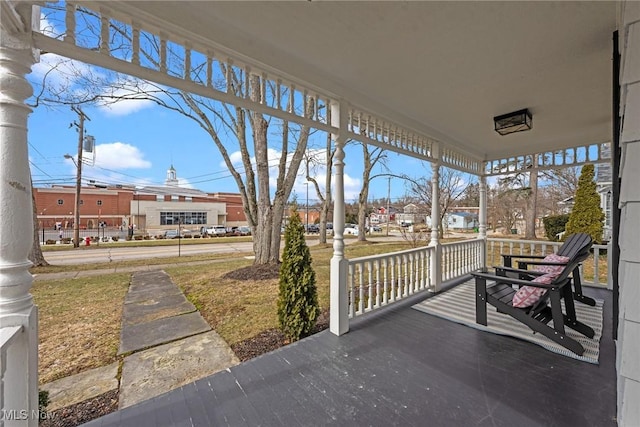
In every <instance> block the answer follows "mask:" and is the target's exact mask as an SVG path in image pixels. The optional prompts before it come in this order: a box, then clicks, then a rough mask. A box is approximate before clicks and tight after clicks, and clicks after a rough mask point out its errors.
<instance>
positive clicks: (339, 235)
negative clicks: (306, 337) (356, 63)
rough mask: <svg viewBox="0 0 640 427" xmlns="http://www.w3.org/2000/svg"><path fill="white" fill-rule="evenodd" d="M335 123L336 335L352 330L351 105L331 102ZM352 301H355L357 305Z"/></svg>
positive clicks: (333, 307)
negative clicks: (347, 244) (348, 237)
mask: <svg viewBox="0 0 640 427" xmlns="http://www.w3.org/2000/svg"><path fill="white" fill-rule="evenodd" d="M331 120H332V124H333V125H335V126H337V127H339V129H340V132H339V133H338V134H337V135H332V138H333V139H334V140H335V141H336V151H335V155H334V157H333V174H334V175H333V182H334V187H333V189H334V190H333V191H334V194H333V257H332V258H331V288H330V296H329V299H330V310H329V313H330V314H329V329H330V330H331V332H332V333H333V334H335V335H342V334H345V333H347V332H348V331H349V298H348V295H347V268H348V266H349V261H348V260H347V259H346V258H345V256H344V212H345V210H344V145H345V143H346V137H345V133H346V124H347V108H346V107H345V105H337V104H331ZM354 303H355V302H354V301H351V304H354Z"/></svg>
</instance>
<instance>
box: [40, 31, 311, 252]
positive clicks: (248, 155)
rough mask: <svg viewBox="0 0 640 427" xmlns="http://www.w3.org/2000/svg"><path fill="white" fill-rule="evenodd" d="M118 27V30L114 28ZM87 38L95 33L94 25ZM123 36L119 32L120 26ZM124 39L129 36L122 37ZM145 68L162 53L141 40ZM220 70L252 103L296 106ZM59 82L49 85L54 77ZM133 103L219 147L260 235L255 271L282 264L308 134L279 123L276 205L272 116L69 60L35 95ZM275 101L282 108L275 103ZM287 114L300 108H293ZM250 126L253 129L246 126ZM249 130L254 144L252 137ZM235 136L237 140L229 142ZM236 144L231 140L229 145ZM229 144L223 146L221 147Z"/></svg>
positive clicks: (195, 74)
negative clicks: (288, 212)
mask: <svg viewBox="0 0 640 427" xmlns="http://www.w3.org/2000/svg"><path fill="white" fill-rule="evenodd" d="M112 25H114V24H112ZM86 29H87V31H90V30H92V27H91V26H90V25H88V26H87V28H86ZM114 29H115V31H118V29H117V27H114ZM119 34H120V36H121V37H123V38H124V37H128V35H127V34H126V33H124V32H120V33H119ZM140 43H141V48H142V46H143V45H144V55H145V58H146V60H147V61H149V62H151V63H155V64H156V65H157V66H159V63H158V62H159V58H160V54H159V51H158V48H159V46H158V44H157V40H155V39H146V40H145V41H144V42H143V41H142V40H141V41H140ZM166 56H167V59H166V60H167V61H168V62H169V63H171V64H173V66H175V67H177V68H179V67H180V66H182V67H183V68H184V66H185V65H186V61H185V57H184V52H180V51H179V50H177V51H175V52H174V51H171V50H170V49H169V48H168V47H167V53H166ZM216 64H217V66H218V67H219V70H217V72H216V73H214V77H215V76H218V81H215V82H212V83H213V84H214V85H217V86H224V87H226V88H227V91H231V92H233V93H234V94H235V95H237V96H238V97H241V98H249V99H251V100H252V101H254V102H260V103H270V104H272V105H273V104H276V103H279V102H280V99H292V98H291V97H288V96H287V94H286V93H283V92H282V91H283V89H282V88H281V87H273V86H272V85H271V83H270V81H269V80H264V79H263V78H262V77H261V76H258V75H255V74H248V75H247V74H246V72H245V71H244V70H243V69H241V68H239V67H227V66H226V65H225V64H224V63H222V62H217V63H216ZM189 71H190V73H191V78H192V79H194V80H195V79H206V78H207V77H206V76H202V75H201V74H202V70H201V69H200V68H198V69H196V68H194V69H192V70H189ZM54 74H55V76H56V80H55V81H56V83H53V82H50V81H48V78H49V77H51V76H52V75H54ZM129 100H136V101H140V100H148V101H152V102H154V103H155V104H157V105H159V106H161V107H163V108H166V109H167V110H170V111H173V112H176V113H179V114H181V115H183V116H184V117H187V118H189V119H191V120H193V122H195V123H196V124H197V125H198V126H200V127H201V128H202V129H204V130H205V131H206V132H207V134H208V135H209V136H210V137H211V140H212V142H213V143H214V145H215V146H216V147H217V148H218V151H219V152H220V154H221V156H222V158H223V160H224V162H225V165H226V167H227V168H228V169H229V171H230V173H231V175H232V177H233V179H234V180H235V182H236V185H237V187H238V191H239V193H240V196H241V199H242V204H243V210H244V214H245V216H246V218H247V222H248V224H249V226H250V228H251V232H252V234H253V236H254V239H253V249H254V253H255V264H268V263H277V262H278V261H279V253H280V238H281V235H280V227H281V223H282V217H283V215H284V209H285V206H286V201H287V200H288V198H289V195H290V193H291V190H292V188H293V185H294V183H295V179H296V175H297V173H298V169H299V166H300V163H301V162H302V160H303V158H304V154H305V150H306V148H307V142H308V139H309V134H310V128H309V127H308V126H301V125H297V124H291V123H289V122H287V121H284V120H283V121H280V123H281V127H280V129H281V132H280V138H279V139H280V142H281V144H282V146H281V155H280V159H279V161H278V163H277V176H276V179H275V182H276V186H275V191H274V196H273V198H272V197H271V194H270V193H271V188H270V178H271V176H270V171H269V169H270V167H271V166H273V164H272V159H269V157H268V147H270V146H271V147H273V145H274V144H273V141H270V140H269V135H270V133H269V126H270V120H269V118H268V117H265V116H264V115H262V114H260V113H257V112H255V111H249V110H247V109H244V108H241V107H238V106H232V105H228V104H223V103H220V102H217V101H213V100H211V99H208V98H205V97H202V96H197V95H194V94H191V93H187V92H185V91H181V90H175V89H171V88H168V87H165V86H161V85H158V84H154V83H152V82H149V81H142V80H139V79H137V78H132V77H130V76H125V75H122V74H119V73H114V72H111V71H108V70H103V69H97V68H93V67H79V66H76V63H75V62H73V61H69V60H61V61H58V62H56V63H55V64H53V65H52V67H51V69H50V70H49V71H48V72H47V73H46V74H45V75H44V80H43V81H42V82H41V84H40V90H39V91H37V93H36V95H35V97H34V99H33V106H38V105H41V104H45V105H48V106H56V105H57V106H59V105H77V104H98V105H100V104H101V105H109V104H113V103H117V102H124V101H129ZM276 100H277V101H276ZM288 107H289V108H294V106H291V105H289V106H288ZM302 108H304V109H305V111H304V115H305V116H307V117H311V116H312V115H313V114H314V113H315V111H314V108H315V99H314V98H313V97H311V96H309V97H308V98H307V103H306V105H304V106H303V107H302ZM247 125H249V126H248V127H247ZM249 128H250V131H251V137H250V138H248V136H247V134H248V130H249ZM228 136H231V137H232V138H228ZM230 140H231V141H230ZM223 141H225V142H223ZM235 149H237V150H239V152H240V155H241V165H236V164H234V163H233V161H232V160H231V154H233V151H231V150H235Z"/></svg>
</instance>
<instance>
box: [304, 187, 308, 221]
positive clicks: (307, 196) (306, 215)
mask: <svg viewBox="0 0 640 427" xmlns="http://www.w3.org/2000/svg"><path fill="white" fill-rule="evenodd" d="M304 185H306V186H307V203H306V206H307V213H306V222H307V226H306V228H305V230H304V231H305V232H306V233H308V232H309V181H307V182H305V183H304Z"/></svg>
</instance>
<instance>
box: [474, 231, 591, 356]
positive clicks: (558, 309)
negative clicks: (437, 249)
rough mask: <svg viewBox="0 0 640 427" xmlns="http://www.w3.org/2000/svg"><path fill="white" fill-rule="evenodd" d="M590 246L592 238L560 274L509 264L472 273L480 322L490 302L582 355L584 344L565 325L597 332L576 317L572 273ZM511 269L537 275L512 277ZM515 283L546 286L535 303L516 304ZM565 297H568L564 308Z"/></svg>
mask: <svg viewBox="0 0 640 427" xmlns="http://www.w3.org/2000/svg"><path fill="white" fill-rule="evenodd" d="M585 247H586V249H585ZM590 247H591V239H589V241H588V242H587V243H585V244H584V247H583V248H581V249H579V250H575V251H574V252H575V253H574V254H573V256H572V257H570V258H569V261H567V263H566V264H560V265H561V266H562V267H561V268H562V270H561V271H560V272H559V274H557V275H556V274H555V273H554V274H553V275H552V274H550V273H544V272H540V271H531V270H520V269H513V268H508V267H497V268H496V274H490V273H486V272H474V273H471V274H472V275H473V276H474V277H475V282H476V323H478V324H481V325H485V326H486V325H487V303H488V304H491V305H492V306H494V307H496V308H497V310H498V312H501V313H504V314H507V315H509V316H511V317H513V318H514V319H516V320H518V321H520V322H522V323H523V324H525V325H527V326H528V327H529V328H530V329H531V330H533V331H535V332H539V333H541V334H543V335H544V336H546V337H547V338H549V339H551V340H552V341H554V342H556V343H558V344H560V345H561V346H563V347H565V348H567V349H568V350H570V351H572V352H574V353H576V354H578V355H582V354H583V353H584V347H582V345H581V344H580V343H579V342H578V341H576V340H575V339H573V338H571V337H570V336H568V335H567V334H566V333H565V326H567V327H569V328H571V329H573V330H575V331H577V332H579V333H581V334H582V335H584V336H586V337H588V338H593V336H594V334H595V332H594V331H593V329H591V328H590V327H589V326H587V325H585V324H584V323H582V322H580V321H578V319H577V318H576V312H575V306H574V301H573V295H572V292H571V277H570V276H571V275H572V274H574V275H575V273H574V271H575V270H576V269H577V268H578V266H579V265H580V263H581V262H582V261H584V260H585V259H586V258H587V257H588V256H589V248H590ZM507 272H516V273H518V274H523V275H526V276H527V277H533V278H534V279H533V280H525V279H521V278H519V277H509V276H507ZM543 276H544V277H543ZM551 276H553V277H551ZM488 283H489V285H488ZM514 285H518V286H528V287H534V288H539V289H542V295H541V296H540V299H539V300H538V301H537V302H535V303H534V304H532V305H531V306H528V307H523V308H520V307H516V306H514V303H513V298H514V295H515V294H516V292H517V291H516V289H514ZM561 301H564V305H565V309H564V312H563V310H562V305H561ZM550 322H552V324H553V326H550V325H549V323H550Z"/></svg>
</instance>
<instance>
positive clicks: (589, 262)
mask: <svg viewBox="0 0 640 427" xmlns="http://www.w3.org/2000/svg"><path fill="white" fill-rule="evenodd" d="M561 245H562V242H544V241H537V240H514V239H495V238H489V239H487V265H489V266H491V265H502V257H501V256H500V254H509V255H531V254H534V255H543V254H550V253H555V252H557V251H558V248H559V247H560V246H561ZM592 249H593V253H592V254H591V255H590V256H589V258H587V259H586V260H585V261H584V262H583V263H582V265H581V266H580V269H581V270H580V272H581V276H582V284H583V285H587V286H599V287H606V286H607V282H608V280H607V278H608V277H609V267H608V265H609V263H608V262H607V254H608V252H607V246H606V245H593V247H592ZM514 267H515V266H514Z"/></svg>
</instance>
